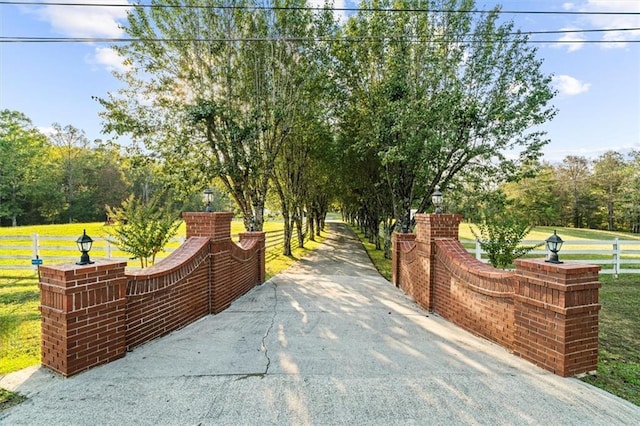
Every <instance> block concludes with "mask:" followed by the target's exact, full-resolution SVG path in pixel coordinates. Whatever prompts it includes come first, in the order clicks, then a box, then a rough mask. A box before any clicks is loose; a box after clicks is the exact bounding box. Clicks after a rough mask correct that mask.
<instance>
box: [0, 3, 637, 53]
mask: <svg viewBox="0 0 640 426" xmlns="http://www.w3.org/2000/svg"><path fill="white" fill-rule="evenodd" d="M0 5H10V6H17V5H21V6H25V5H27V6H59V7H92V8H97V7H119V8H132V7H140V8H183V9H217V10H274V11H286V10H290V11H303V10H305V11H324V10H332V11H337V12H358V11H361V12H363V11H370V12H398V13H400V12H404V13H478V14H486V13H493V12H494V10H478V9H473V10H471V9H470V10H453V9H426V8H409V9H394V8H360V7H337V8H336V7H334V8H327V7H322V6H318V7H314V6H260V5H252V6H250V5H184V4H180V5H176V4H122V3H72V2H35V1H11V0H8V1H7V0H0ZM499 13H501V14H545V15H623V16H624V15H632V16H640V12H610V11H609V12H607V11H602V12H595V11H566V10H565V11H541V10H539V11H535V10H499ZM631 31H638V32H640V27H638V28H602V29H589V30H580V29H563V30H545V31H518V32H514V33H510V34H509V35H527V36H533V35H545V34H546V35H550V34H582V33H607V32H609V33H610V32H616V33H621V32H631ZM373 39H376V40H389V39H406V40H410V41H413V42H416V43H474V44H475V43H487V42H491V40H478V39H476V38H474V39H469V40H447V39H432V38H421V37H415V36H409V37H403V36H401V37H398V36H379V37H333V36H329V37H275V38H261V37H257V38H184V39H171V38H145V39H142V38H115V37H30V36H2V37H0V43H128V42H136V41H153V42H253V41H255V42H258V41H311V40H313V41H341V42H355V41H360V40H373ZM527 42H528V43H536V44H571V43H585V44H599V43H607V44H615V43H640V40H582V39H576V40H531V39H529V40H527Z"/></svg>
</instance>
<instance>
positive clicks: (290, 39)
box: [0, 27, 640, 44]
mask: <svg viewBox="0 0 640 426" xmlns="http://www.w3.org/2000/svg"><path fill="white" fill-rule="evenodd" d="M629 31H640V27H636V28H603V29H591V30H548V31H519V32H513V33H509V34H508V35H510V36H515V35H526V36H532V35H549V34H580V33H606V32H629ZM479 35H480V36H482V34H479ZM363 40H408V41H413V42H418V43H420V42H421V43H490V42H492V41H493V40H478V39H477V38H474V39H465V40H454V39H434V38H425V37H418V36H360V37H239V38H164V37H160V38H112V37H29V36H27V37H21V36H5V37H0V43H129V42H138V41H153V42H205V43H209V42H263V41H287V42H294V41H343V42H355V41H363ZM528 42H529V43H541V44H547V43H553V44H556V43H561V44H562V43H638V42H640V40H609V41H607V40H528Z"/></svg>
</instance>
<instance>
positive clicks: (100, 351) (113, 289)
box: [39, 261, 126, 376]
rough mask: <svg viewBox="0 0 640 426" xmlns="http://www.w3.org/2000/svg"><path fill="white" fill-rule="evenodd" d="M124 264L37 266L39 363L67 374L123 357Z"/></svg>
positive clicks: (124, 319)
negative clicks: (38, 275) (40, 359)
mask: <svg viewBox="0 0 640 426" xmlns="http://www.w3.org/2000/svg"><path fill="white" fill-rule="evenodd" d="M125 265H126V263H121V262H100V261H97V262H96V263H95V264H92V265H83V266H80V265H74V264H69V265H59V266H41V267H40V284H39V286H40V311H41V312H42V344H41V350H42V364H43V365H46V366H47V367H49V368H51V369H52V370H55V371H57V372H59V373H61V374H63V375H65V376H70V375H72V374H76V373H79V372H81V371H84V370H87V369H89V368H91V367H95V366H97V365H100V364H104V363H107V362H111V361H113V360H115V359H118V358H120V357H123V356H124V354H125V349H126V344H125V327H126V326H125V322H126V296H125V284H126V278H125V273H124V268H125Z"/></svg>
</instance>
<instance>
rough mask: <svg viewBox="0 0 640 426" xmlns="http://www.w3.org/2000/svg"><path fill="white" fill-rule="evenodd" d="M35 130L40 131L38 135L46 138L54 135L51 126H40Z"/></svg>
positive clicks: (54, 131)
mask: <svg viewBox="0 0 640 426" xmlns="http://www.w3.org/2000/svg"><path fill="white" fill-rule="evenodd" d="M37 129H38V130H39V131H40V133H42V134H43V135H45V136H47V137H50V136H51V135H54V134H55V133H56V129H54V128H53V127H52V126H40V127H38V128H37Z"/></svg>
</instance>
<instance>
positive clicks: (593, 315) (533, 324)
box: [514, 260, 601, 376]
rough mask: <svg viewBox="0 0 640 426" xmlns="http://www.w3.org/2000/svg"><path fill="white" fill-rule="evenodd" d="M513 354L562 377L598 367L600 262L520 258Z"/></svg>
mask: <svg viewBox="0 0 640 426" xmlns="http://www.w3.org/2000/svg"><path fill="white" fill-rule="evenodd" d="M516 266H517V274H516V286H515V306H516V317H515V322H516V336H515V345H514V353H515V354H516V355H519V356H521V357H522V358H525V359H527V360H529V361H531V362H533V363H534V364H536V365H539V366H540V367H543V368H545V369H547V370H550V371H553V372H555V373H556V374H559V375H561V376H573V375H576V374H581V373H585V372H591V371H594V370H595V369H596V364H597V362H598V314H599V311H600V304H599V302H598V289H599V288H600V286H601V284H600V282H598V271H599V270H600V267H599V266H591V265H582V264H576V263H563V264H551V263H546V262H544V261H543V260H517V261H516Z"/></svg>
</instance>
